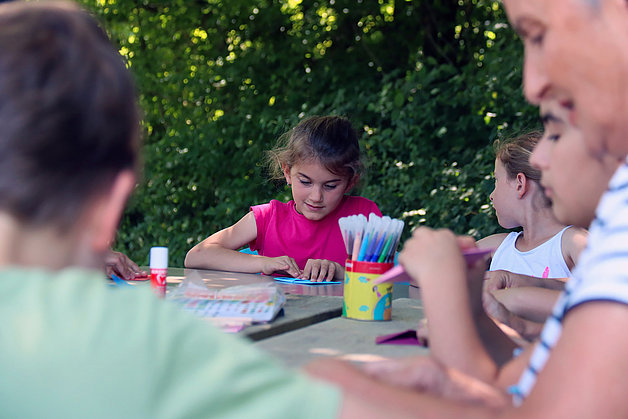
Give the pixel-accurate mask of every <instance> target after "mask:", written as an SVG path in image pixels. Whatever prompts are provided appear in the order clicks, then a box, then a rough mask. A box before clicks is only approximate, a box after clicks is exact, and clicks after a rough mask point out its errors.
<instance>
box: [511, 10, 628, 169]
mask: <svg viewBox="0 0 628 419" xmlns="http://www.w3.org/2000/svg"><path fill="white" fill-rule="evenodd" d="M598 2H599V5H597V6H595V5H594V3H596V2H595V1H594V0H551V1H546V0H504V4H505V6H506V11H507V13H508V17H509V19H510V21H511V23H512V25H513V27H514V28H515V30H517V32H518V33H519V34H520V36H521V38H522V40H523V43H524V48H525V58H524V74H523V78H524V92H525V95H526V97H527V98H528V100H529V101H530V102H532V103H535V104H539V103H541V101H542V100H548V99H556V100H558V101H560V102H561V103H562V104H563V105H567V106H569V107H570V108H571V112H570V115H569V119H570V122H571V123H573V124H574V125H575V126H577V127H578V128H579V129H580V130H582V132H583V134H584V137H585V139H586V141H587V147H588V148H589V150H590V151H591V152H592V153H593V154H596V155H599V154H600V153H602V152H604V151H608V152H610V153H612V154H614V155H617V156H622V157H623V156H625V155H626V154H628V2H626V1H625V0H598Z"/></svg>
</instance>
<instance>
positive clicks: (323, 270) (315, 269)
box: [299, 259, 344, 282]
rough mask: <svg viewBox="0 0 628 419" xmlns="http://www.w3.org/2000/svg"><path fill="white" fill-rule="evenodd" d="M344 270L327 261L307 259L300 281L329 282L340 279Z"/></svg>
mask: <svg viewBox="0 0 628 419" xmlns="http://www.w3.org/2000/svg"><path fill="white" fill-rule="evenodd" d="M343 272H344V268H343V267H342V266H340V265H339V264H337V263H336V262H332V261H331V260H327V259H308V261H307V263H306V264H305V268H304V269H303V273H302V274H301V276H300V277H299V278H300V279H309V280H310V281H314V282H322V281H331V280H333V279H334V278H335V277H342V275H343Z"/></svg>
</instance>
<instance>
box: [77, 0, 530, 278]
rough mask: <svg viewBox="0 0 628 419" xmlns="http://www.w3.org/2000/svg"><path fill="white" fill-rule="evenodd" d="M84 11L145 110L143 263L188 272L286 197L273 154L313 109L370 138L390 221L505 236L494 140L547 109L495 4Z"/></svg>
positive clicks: (113, 4)
mask: <svg viewBox="0 0 628 419" xmlns="http://www.w3.org/2000/svg"><path fill="white" fill-rule="evenodd" d="M83 3H84V4H85V5H86V7H88V8H89V9H90V10H92V11H93V12H94V13H95V14H96V15H98V16H99V17H100V18H101V20H102V21H103V25H104V26H105V28H106V29H107V30H108V31H109V33H110V35H111V37H112V40H113V41H114V43H117V44H118V45H119V47H120V52H121V54H122V55H124V56H125V57H126V59H127V60H128V64H129V66H130V68H131V70H132V71H133V72H134V74H135V76H136V79H137V86H138V90H139V98H140V105H141V107H142V109H143V110H144V113H145V118H144V129H145V147H144V158H145V172H144V175H143V180H142V181H141V183H140V185H139V186H138V188H137V191H136V194H135V196H134V197H133V198H132V200H131V202H130V205H129V207H128V210H127V211H126V213H125V215H124V217H123V220H122V224H121V228H120V233H119V237H118V243H117V248H118V249H119V250H121V251H124V252H126V253H127V254H129V256H131V257H132V258H133V259H135V260H137V261H138V262H139V263H143V264H146V263H147V262H148V260H147V254H148V249H149V247H151V246H154V245H166V246H168V247H169V248H170V252H171V255H172V256H171V261H170V263H171V265H173V266H180V265H182V264H183V257H184V255H185V252H186V251H187V249H189V248H190V247H191V246H192V245H193V244H195V243H196V242H198V241H199V240H201V239H203V238H204V237H206V236H207V235H209V234H210V233H213V232H215V231H217V230H219V229H221V228H224V227H227V226H229V225H231V224H232V223H234V222H235V221H237V220H238V219H239V218H240V217H241V216H243V215H244V214H245V213H246V212H247V211H248V207H249V206H250V205H254V204H258V203H262V202H267V201H268V200H269V199H271V198H278V199H288V198H289V194H288V192H287V190H284V189H277V187H276V186H275V185H273V184H272V183H271V182H269V181H268V180H267V176H266V173H265V170H264V167H263V164H262V162H263V156H264V150H266V149H268V148H270V147H271V146H272V145H273V143H274V141H275V140H276V138H277V137H278V136H279V135H280V134H281V133H283V132H285V131H286V130H287V129H289V128H290V127H291V126H293V125H295V124H296V123H298V121H299V120H300V119H301V118H303V117H305V116H308V115H314V114H319V115H321V114H341V115H346V116H348V117H349V118H350V119H351V120H352V122H353V123H354V126H355V127H356V129H358V130H359V132H360V133H362V144H363V147H364V151H365V155H366V156H367V157H368V162H369V163H370V167H369V179H368V182H366V183H365V185H364V186H363V187H362V188H361V189H360V190H358V191H356V192H357V193H359V194H362V195H363V196H366V197H368V198H371V199H373V200H374V201H376V202H377V203H378V204H379V205H380V207H381V209H382V211H383V212H384V213H386V214H390V215H392V216H396V217H403V218H405V219H406V221H407V222H408V224H409V225H411V226H416V225H419V224H425V225H430V226H438V227H449V228H452V229H453V230H455V231H456V232H458V233H471V234H474V235H476V236H478V237H479V236H484V235H487V234H490V233H492V232H494V231H496V229H497V228H498V226H497V223H496V220H495V218H494V217H492V216H491V209H490V206H489V205H488V195H489V193H490V191H491V190H492V180H491V177H490V174H491V172H492V166H493V158H494V157H493V155H492V151H491V147H490V145H491V143H492V141H493V140H494V139H495V138H496V137H497V136H498V135H502V133H504V132H511V133H516V132H518V131H520V130H522V129H524V128H529V127H532V125H533V124H535V123H536V122H535V121H536V111H535V110H534V109H532V108H531V107H529V106H528V105H526V104H525V101H524V99H523V97H522V96H521V92H520V90H521V89H520V86H521V76H520V74H521V56H522V55H521V46H520V44H519V41H518V40H517V39H516V37H515V35H514V33H513V32H512V31H511V29H510V28H509V27H508V25H507V22H506V19H505V16H504V13H503V11H502V9H501V8H500V6H499V3H498V2H497V1H486V0H455V1H454V0H439V1H436V2H434V1H427V0H420V1H416V0H415V1H411V0H406V1H401V0H397V1H394V0H378V1H375V0H358V1H355V0H316V1H313V0H282V1H279V0H274V1H273V0H246V1H245V0H230V1H222V0H205V1H201V0H196V1H192V0H173V1H169V2H167V4H166V2H163V3H162V2H157V1H149V0H143V1H130V0H83ZM408 231H409V229H408ZM406 234H407V233H406Z"/></svg>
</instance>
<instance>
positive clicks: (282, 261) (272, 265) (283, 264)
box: [262, 256, 301, 278]
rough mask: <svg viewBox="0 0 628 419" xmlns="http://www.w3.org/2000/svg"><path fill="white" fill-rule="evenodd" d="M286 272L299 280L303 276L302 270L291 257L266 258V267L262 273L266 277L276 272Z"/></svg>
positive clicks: (264, 266)
mask: <svg viewBox="0 0 628 419" xmlns="http://www.w3.org/2000/svg"><path fill="white" fill-rule="evenodd" d="M280 271H281V272H285V273H286V274H288V275H290V276H291V277H293V278H298V277H299V276H300V275H301V269H299V266H298V265H297V263H296V262H295V260H294V259H292V258H291V257H290V256H278V257H276V258H271V257H266V258H264V265H263V268H262V272H263V273H265V274H266V275H271V274H273V273H275V272H280Z"/></svg>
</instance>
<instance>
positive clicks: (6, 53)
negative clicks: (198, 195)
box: [0, 2, 139, 227]
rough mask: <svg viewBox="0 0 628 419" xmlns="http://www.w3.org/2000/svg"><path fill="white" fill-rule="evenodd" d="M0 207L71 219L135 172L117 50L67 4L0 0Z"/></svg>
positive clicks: (40, 218) (28, 217)
mask: <svg viewBox="0 0 628 419" xmlns="http://www.w3.org/2000/svg"><path fill="white" fill-rule="evenodd" d="M0 127H1V128H0V197H2V198H1V199H0V211H5V212H7V213H9V214H11V215H12V216H14V217H16V218H17V219H18V220H20V221H21V222H24V223H28V224H31V225H42V224H51V223H55V224H57V225H59V226H60V227H67V226H69V225H71V224H72V223H73V222H75V220H76V218H77V217H78V215H80V213H81V211H82V210H84V206H85V204H86V202H87V201H88V200H90V199H92V198H93V197H94V196H96V195H97V194H98V193H100V192H102V191H103V190H104V189H105V188H107V187H109V186H110V182H111V181H112V180H113V179H114V177H115V176H116V174H118V173H119V172H120V171H121V170H124V169H132V170H135V168H136V165H137V160H138V148H139V138H138V137H139V111H138V108H137V107H136V103H135V88H134V83H133V80H132V78H131V76H130V73H129V71H128V70H127V69H126V66H125V64H124V62H123V60H122V57H121V56H120V54H119V53H118V52H117V51H116V50H115V49H114V48H113V47H112V46H111V44H110V43H109V39H108V38H107V35H106V34H105V32H104V31H103V30H102V29H101V28H100V27H99V26H98V24H97V23H96V22H95V21H94V19H93V18H92V17H91V16H90V15H88V14H87V13H86V12H84V11H82V10H80V9H79V8H78V7H77V6H75V5H73V4H71V3H65V2H42V3H28V2H14V3H3V4H2V5H0Z"/></svg>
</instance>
